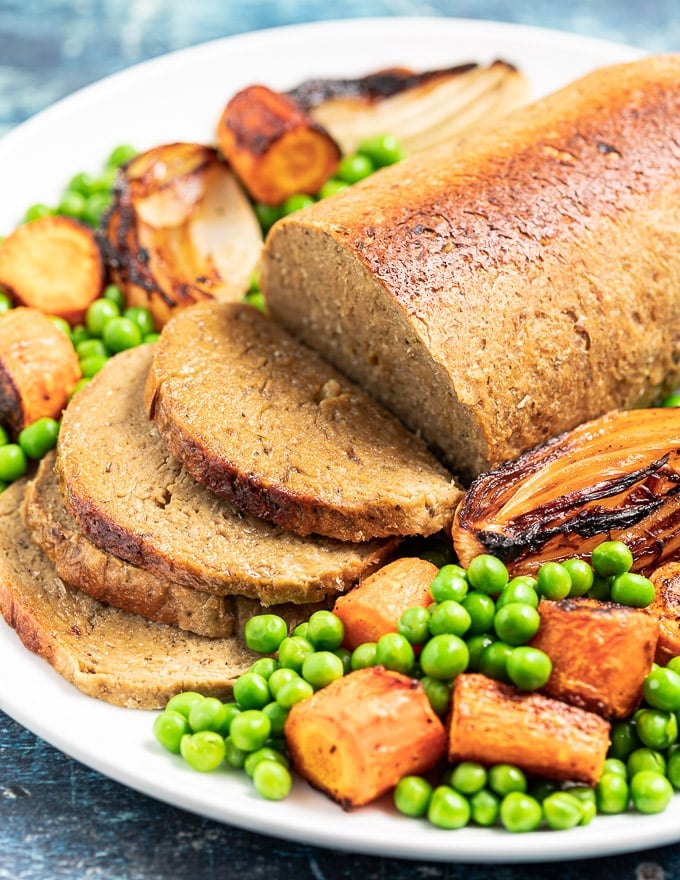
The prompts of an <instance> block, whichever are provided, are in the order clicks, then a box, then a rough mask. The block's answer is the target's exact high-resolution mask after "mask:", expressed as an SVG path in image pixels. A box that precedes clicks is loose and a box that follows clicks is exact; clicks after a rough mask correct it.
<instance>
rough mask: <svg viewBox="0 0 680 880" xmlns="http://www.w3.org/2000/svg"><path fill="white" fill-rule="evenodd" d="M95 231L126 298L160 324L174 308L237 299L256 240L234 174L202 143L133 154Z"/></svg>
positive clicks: (253, 260) (251, 266)
mask: <svg viewBox="0 0 680 880" xmlns="http://www.w3.org/2000/svg"><path fill="white" fill-rule="evenodd" d="M100 237H101V243H102V250H103V252H104V254H105V257H106V260H107V263H108V264H109V266H110V269H111V274H112V276H113V278H114V280H115V281H116V282H117V283H118V284H120V286H121V287H122V288H123V289H124V291H125V294H126V298H127V302H128V304H129V305H136V306H144V307H146V308H149V309H150V310H151V312H152V314H153V316H154V320H155V322H156V326H157V327H158V328H160V327H161V326H162V325H163V324H165V322H166V321H167V320H168V318H169V317H170V315H171V314H172V312H173V310H174V309H177V308H181V307H183V306H188V305H192V304H193V303H195V302H200V301H201V300H205V299H217V300H223V301H234V300H238V299H240V298H241V297H242V295H243V294H244V293H245V291H246V290H247V289H248V287H249V284H250V280H251V277H252V274H253V271H254V270H255V269H256V267H257V264H258V261H259V258H260V249H261V246H262V233H261V230H260V226H259V223H258V222H257V218H256V217H255V214H254V212H253V209H252V207H251V205H250V202H249V201H248V199H247V198H246V196H245V195H244V193H243V192H242V190H241V189H240V187H239V185H238V184H237V182H236V180H235V178H234V176H233V174H232V173H231V172H230V171H229V169H228V168H227V166H226V165H225V164H224V162H222V161H221V160H220V159H219V158H218V156H217V153H216V152H215V150H213V149H211V148H209V147H204V146H202V145H200V144H182V143H179V144H166V145H163V146H159V147H155V148H153V149H151V150H148V151H147V152H145V153H142V154H140V155H139V156H137V157H136V158H135V159H133V160H132V162H130V163H129V164H128V165H127V166H126V167H125V169H124V170H123V171H122V172H121V177H120V179H119V181H118V184H117V186H116V192H115V198H114V203H113V206H112V208H111V210H110V212H109V214H108V216H107V218H106V221H105V228H104V231H103V233H102V234H101V236H100Z"/></svg>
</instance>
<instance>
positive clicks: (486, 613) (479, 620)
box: [460, 588, 507, 636]
mask: <svg viewBox="0 0 680 880" xmlns="http://www.w3.org/2000/svg"><path fill="white" fill-rule="evenodd" d="M506 589H507V588H506ZM501 595H503V594H502V593H501ZM460 604H461V605H462V606H463V608H464V609H465V610H466V611H467V613H468V614H469V615H470V626H469V628H468V634H469V635H471V636H474V635H480V634H482V633H487V632H489V630H490V629H491V628H492V626H493V618H494V615H495V613H496V603H495V602H494V601H493V599H492V598H491V596H488V595H487V594H486V593H480V592H479V591H478V590H472V591H471V592H470V593H468V594H467V596H464V597H463V599H462V600H461V603H460Z"/></svg>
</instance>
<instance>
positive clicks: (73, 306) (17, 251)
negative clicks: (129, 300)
mask: <svg viewBox="0 0 680 880" xmlns="http://www.w3.org/2000/svg"><path fill="white" fill-rule="evenodd" d="M0 284H1V285H3V286H4V287H6V288H8V289H9V291H10V293H11V294H12V296H13V297H14V299H15V300H16V301H17V302H19V303H21V304H22V305H25V306H30V307H32V308H36V309H40V311H41V312H44V313H45V314H48V315H58V316H59V317H61V318H64V319H65V320H66V321H68V322H69V323H71V324H76V323H78V322H79V321H82V320H83V318H84V316H85V312H86V311H87V307H88V306H89V305H90V303H91V302H92V301H93V300H95V299H97V297H98V296H99V295H100V293H101V291H102V287H103V284H104V267H103V263H102V258H101V254H100V252H99V247H98V246H97V242H96V239H95V236H94V232H93V231H92V230H91V229H90V228H89V227H87V226H84V225H83V224H82V223H79V222H78V221H77V220H74V219H73V218H71V217H62V216H56V217H41V218H40V219H39V220H34V221H33V222H31V223H24V224H22V225H21V226H18V227H17V228H16V229H15V230H14V231H13V232H12V233H11V234H10V235H8V236H7V238H6V239H5V240H4V241H3V243H2V248H0Z"/></svg>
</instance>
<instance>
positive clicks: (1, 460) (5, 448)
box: [0, 443, 28, 483]
mask: <svg viewBox="0 0 680 880" xmlns="http://www.w3.org/2000/svg"><path fill="white" fill-rule="evenodd" d="M27 470H28V461H27V460H26V453H25V452H24V450H23V449H22V448H21V446H19V444H18V443H5V444H3V445H2V446H0V480H2V481H3V482H4V483H13V482H14V480H18V479H19V478H20V477H23V476H24V474H25V473H26V471H27Z"/></svg>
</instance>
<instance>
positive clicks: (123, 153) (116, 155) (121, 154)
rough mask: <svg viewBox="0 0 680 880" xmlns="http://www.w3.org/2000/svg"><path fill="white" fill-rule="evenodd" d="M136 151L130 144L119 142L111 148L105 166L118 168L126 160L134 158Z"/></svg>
mask: <svg viewBox="0 0 680 880" xmlns="http://www.w3.org/2000/svg"><path fill="white" fill-rule="evenodd" d="M138 152H139V151H138V150H137V149H135V147H133V146H132V145H131V144H119V145H118V146H117V147H114V148H113V150H111V152H110V154H109V157H108V159H107V160H106V167H108V168H120V166H121V165H125V163H126V162H129V161H130V160H131V159H134V158H135V156H136V155H137V154H138Z"/></svg>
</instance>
